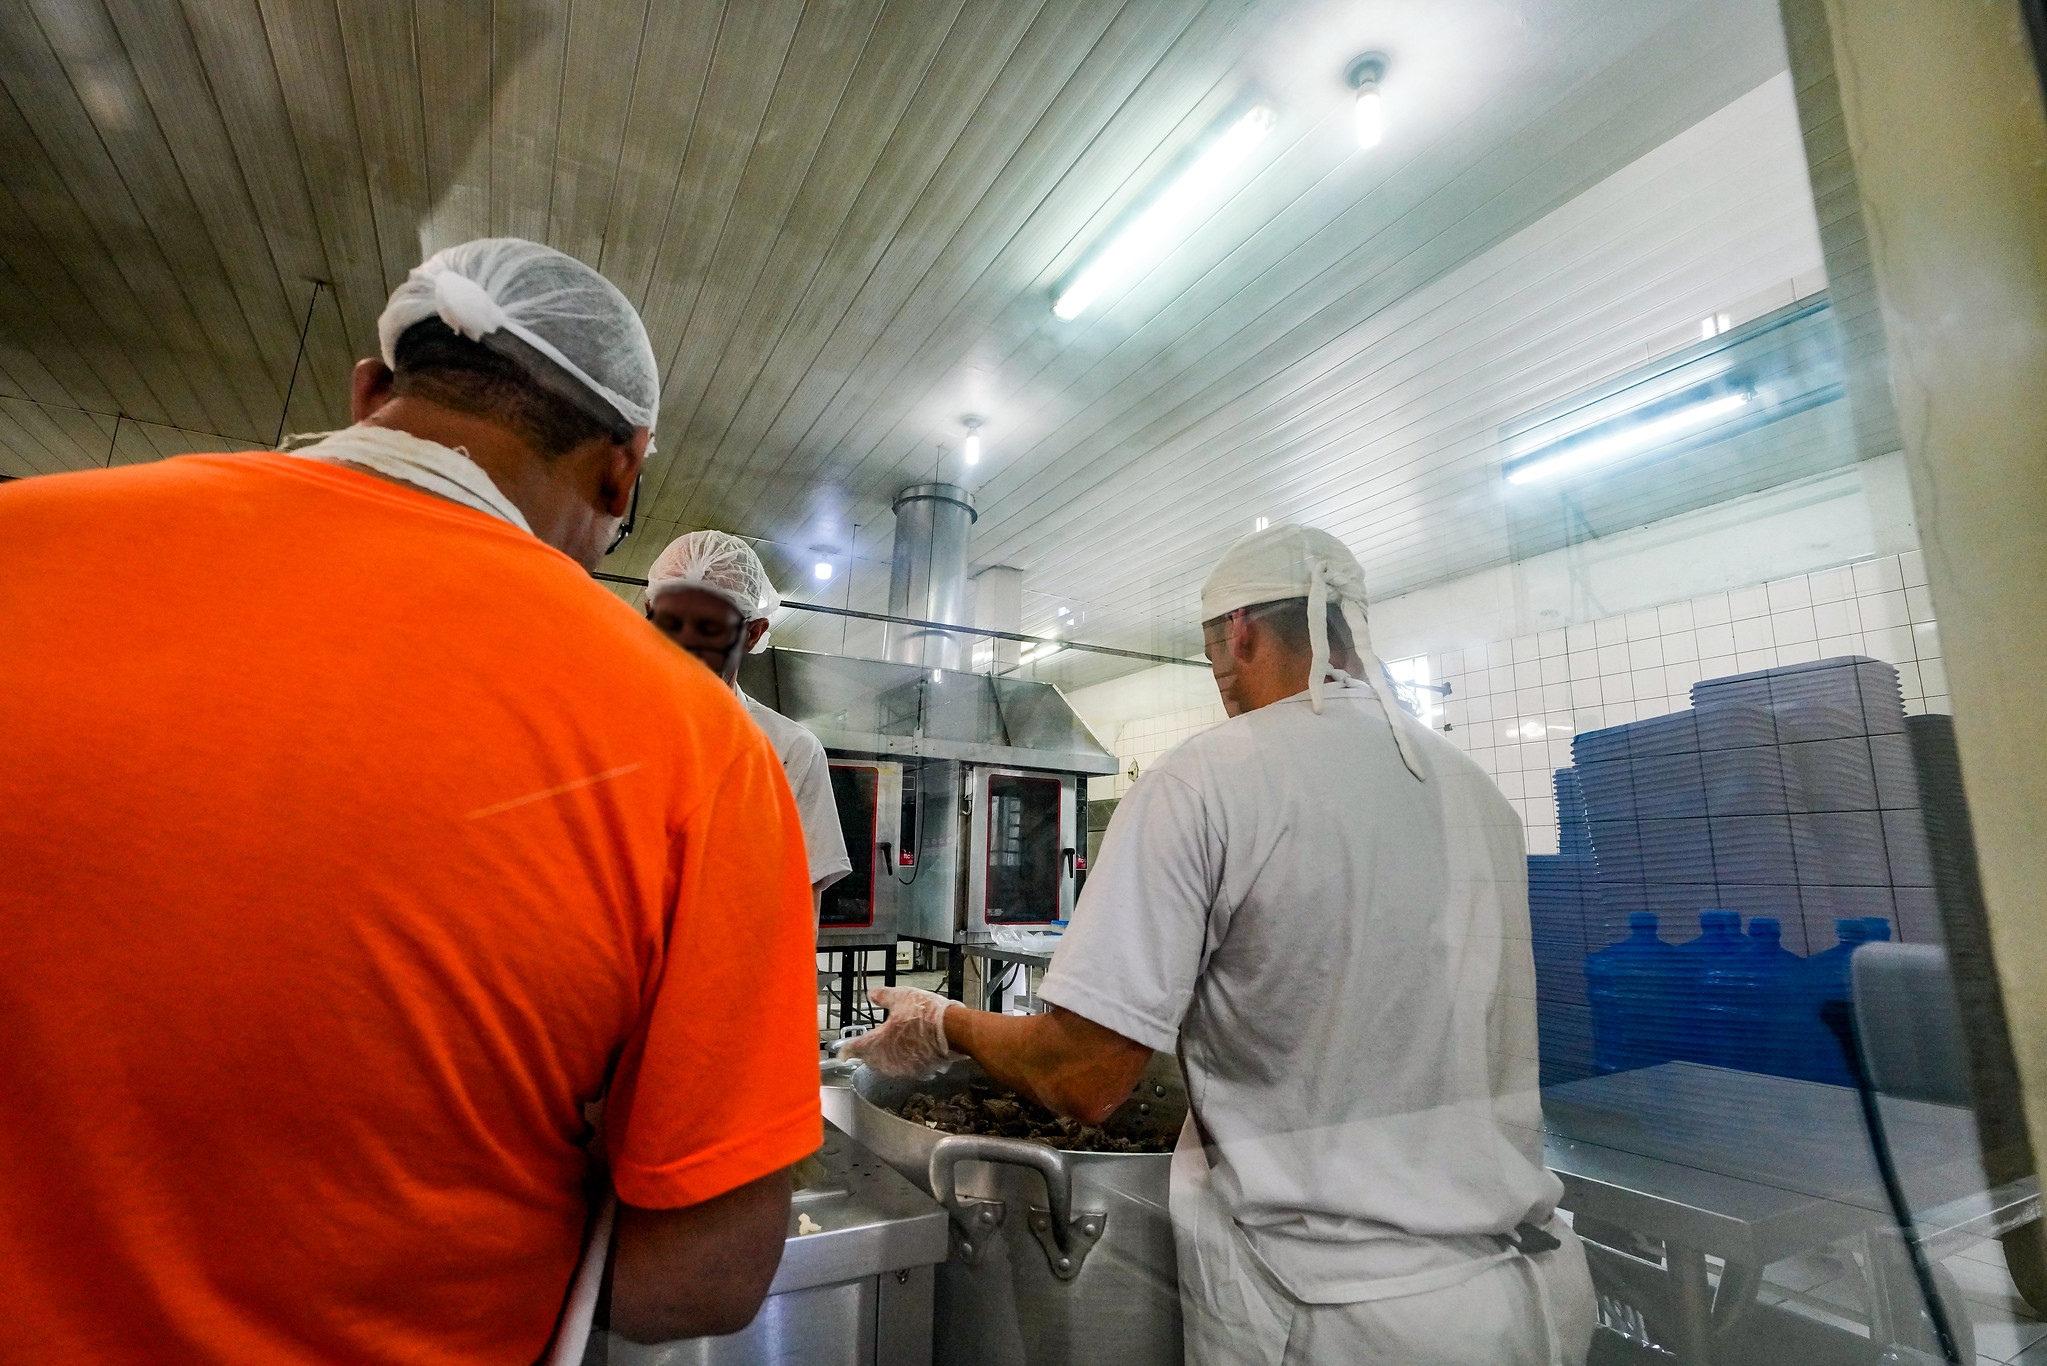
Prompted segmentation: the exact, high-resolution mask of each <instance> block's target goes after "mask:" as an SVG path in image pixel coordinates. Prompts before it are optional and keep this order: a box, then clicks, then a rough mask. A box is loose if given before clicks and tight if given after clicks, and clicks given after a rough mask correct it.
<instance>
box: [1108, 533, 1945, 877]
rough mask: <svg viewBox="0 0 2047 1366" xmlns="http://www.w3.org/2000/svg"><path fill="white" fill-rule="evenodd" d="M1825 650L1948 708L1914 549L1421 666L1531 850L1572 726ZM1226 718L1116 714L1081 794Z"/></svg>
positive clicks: (1598, 723) (1915, 700)
mask: <svg viewBox="0 0 2047 1366" xmlns="http://www.w3.org/2000/svg"><path fill="white" fill-rule="evenodd" d="M1836 655H1866V656H1868V657H1870V658H1872V659H1881V660H1884V661H1886V662H1887V663H1890V664H1892V665H1894V666H1896V668H1897V670H1898V679H1899V683H1900V684H1901V685H1902V687H1903V689H1904V694H1905V709H1906V711H1908V712H1914V713H1917V712H1927V711H1936V712H1944V711H1947V710H1948V698H1947V672H1946V670H1945V668H1944V667H1943V665H1942V662H1941V655H1940V634H1939V631H1938V630H1937V629H1936V628H1935V626H1934V622H1933V607H1932V601H1931V599H1930V598H1929V597H1928V595H1927V591H1926V574H1925V570H1924V568H1923V567H1922V564H1921V560H1920V552H1919V551H1916V550H1913V551H1907V552H1905V553H1903V554H1900V555H1881V556H1877V557H1875V558H1873V559H1866V560H1860V561H1857V562H1856V563H1854V564H1850V565H1843V566H1841V567H1839V568H1836V569H1826V570H1821V571H1819V572H1817V573H1812V574H1797V575H1793V576H1791V577H1789V578H1784V579H1776V580H1773V581H1771V582H1769V583H1764V584H1757V585H1754V586H1752V587H1749V588H1738V589H1735V590H1733V591H1731V592H1726V593H1709V594H1707V595H1706V596H1704V597H1697V598H1689V599H1686V600H1685V601H1682V602H1674V603H1669V604H1667V605H1665V606H1662V607H1656V608H1650V609H1647V610H1644V611H1639V612H1630V613H1627V614H1626V615H1624V616H1613V617H1602V618H1600V619H1598V620H1595V621H1587V622H1580V623H1578V624H1576V625H1572V626H1565V627H1559V628H1557V629H1556V630H1552V631H1544V632H1541V633H1540V634H1537V635H1526V636H1516V637H1513V638H1511V639H1506V640H1495V641H1491V642H1489V643H1488V644H1486V645H1484V646H1480V647H1471V646H1466V647H1464V648H1460V649H1444V650H1439V651H1432V652H1431V653H1430V654H1429V673H1430V676H1431V677H1432V678H1433V679H1435V680H1436V681H1437V682H1439V683H1440V682H1447V683H1449V684H1450V695H1449V697H1448V698H1447V699H1446V700H1445V701H1444V703H1443V711H1442V716H1441V718H1440V719H1441V721H1443V722H1447V723H1448V725H1449V727H1450V729H1449V730H1448V732H1447V733H1446V738H1448V739H1449V740H1451V741H1452V742H1453V743H1455V744H1456V745H1457V746H1458V747H1459V748H1461V749H1463V750H1464V751H1466V752H1467V753H1469V754H1470V755H1471V756H1472V758H1473V759H1475V760H1477V762H1478V764H1479V766H1480V767H1482V768H1484V769H1485V771H1486V772H1488V773H1490V774H1492V775H1493V780H1494V781H1495V782H1497V783H1499V785H1500V790H1501V791H1502V792H1504V793H1506V795H1507V798H1508V800H1510V801H1512V802H1513V803H1514V805H1515V807H1516V808H1517V809H1518V810H1519V811H1520V812H1521V817H1522V820H1523V821H1524V822H1525V823H1526V826H1527V830H1528V852H1529V853H1531V854H1554V853H1555V852H1556V851H1557V831H1556V808H1555V805H1554V804H1553V802H1552V799H1551V794H1550V774H1551V773H1552V772H1553V771H1554V770H1556V769H1559V768H1563V767H1565V766H1566V765H1568V764H1569V763H1570V762H1571V737H1572V736H1574V735H1576V734H1578V733H1579V732H1580V731H1587V730H1600V729H1602V728H1604V727H1607V726H1617V725H1620V724H1622V723H1624V722H1628V721H1636V720H1640V719H1641V718H1643V717H1647V716H1661V715H1663V714H1665V713H1666V712H1672V711H1681V710H1683V709H1684V708H1686V707H1688V706H1690V705H1691V686H1692V684H1694V683H1696V682H1698V681H1699V680H1700V679H1702V678H1718V677H1722V676H1724V675H1727V674H1738V673H1748V672H1750V671H1751V670H1755V669H1769V668H1774V667H1776V666H1777V665H1779V664H1796V663H1800V662H1802V661H1805V660H1809V659H1825V658H1830V657H1833V656H1836ZM1223 719H1224V713H1223V709H1222V707H1221V706H1220V705H1216V706H1208V707H1198V708H1194V709H1192V710H1187V711H1176V712H1170V713H1167V714H1165V715H1162V716H1154V717H1145V718H1142V719H1139V720H1134V721H1127V722H1125V723H1124V724H1123V725H1122V727H1121V728H1120V731H1119V732H1118V734H1117V736H1116V738H1115V740H1114V741H1112V742H1111V743H1112V745H1113V747H1114V749H1115V751H1116V755H1117V758H1118V760H1119V761H1120V764H1121V766H1122V769H1123V772H1122V773H1120V774H1118V775H1117V776H1116V777H1115V778H1114V779H1096V780H1095V781H1094V783H1093V784H1092V785H1091V786H1090V795H1091V796H1093V797H1095V798H1101V797H1105V796H1118V797H1120V796H1121V795H1122V794H1123V792H1124V791H1125V790H1126V789H1127V788H1128V787H1129V785H1130V779H1129V776H1128V774H1129V768H1130V765H1131V763H1132V761H1133V760H1134V761H1135V762H1136V763H1137V765H1138V768H1139V771H1140V772H1142V771H1143V769H1144V768H1145V767H1147V766H1148V765H1150V764H1151V763H1153V762H1155V761H1156V760H1157V759H1158V758H1159V757H1160V756H1161V755H1163V754H1164V753H1165V752H1166V751H1167V750H1169V749H1171V748H1172V747H1173V746H1174V745H1176V744H1178V743H1179V742H1180V741H1182V740H1184V739H1186V738H1187V737H1188V736H1190V735H1194V734H1197V733H1199V732H1200V731H1203V730H1206V729H1208V728H1209V727H1210V726H1213V725H1216V724H1219V723H1220V722H1221V721H1222V720H1223ZM1104 738H1105V739H1106V738H1107V737H1104ZM1105 789H1106V790H1105Z"/></svg>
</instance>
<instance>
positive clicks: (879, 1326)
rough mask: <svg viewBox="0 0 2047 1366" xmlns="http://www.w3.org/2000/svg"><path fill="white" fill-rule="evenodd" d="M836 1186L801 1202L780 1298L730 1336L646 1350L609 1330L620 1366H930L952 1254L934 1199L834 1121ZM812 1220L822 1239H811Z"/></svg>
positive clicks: (804, 1194) (609, 1356) (606, 1345)
mask: <svg viewBox="0 0 2047 1366" xmlns="http://www.w3.org/2000/svg"><path fill="white" fill-rule="evenodd" d="M822 1157H823V1160H824V1166H825V1175H824V1177H823V1178H822V1179H821V1180H820V1181H819V1182H818V1183H817V1184H816V1185H814V1186H812V1187H810V1188H809V1189H808V1190H802V1191H798V1192H797V1193H796V1195H795V1197H794V1199H792V1200H791V1202H790V1206H791V1207H790V1211H789V1241H788V1242H787V1243H786V1244H785V1245H784V1246H783V1249H782V1265H781V1268H780V1269H779V1270H777V1271H776V1273H775V1280H774V1284H773V1285H772V1286H771V1287H770V1288H769V1291H768V1301H767V1303H766V1304H765V1305H763V1306H762V1307H761V1312H760V1314H759V1315H758V1316H757V1317H756V1318H755V1319H754V1321H753V1322H752V1323H751V1324H749V1325H747V1327H746V1328H745V1329H744V1330H742V1331H740V1332H737V1333H734V1334H732V1335H731V1336H729V1337H720V1338H690V1339H687V1340H684V1341H681V1342H665V1343H660V1344H658V1345H655V1346H651V1347H649V1346H641V1345H640V1344H638V1343H632V1342H627V1341H626V1340H625V1339H624V1338H620V1337H616V1336H614V1335H612V1334H609V1333H606V1334H602V1335H600V1341H598V1342H594V1343H593V1344H592V1349H591V1353H590V1355H589V1356H588V1357H587V1358H586V1362H587V1363H591V1364H592V1366H594V1363H598V1362H608V1363H610V1366H770V1364H773V1366H781V1364H782V1363H788V1366H799V1363H800V1366H928V1363H929V1362H930V1360H931V1290H932V1267H933V1266H934V1265H935V1264H937V1263H939V1262H942V1261H944V1260H945V1258H946V1253H947V1250H948V1246H947V1234H946V1216H945V1212H944V1211H943V1210H941V1209H940V1208H939V1207H938V1205H937V1203H936V1202H935V1201H933V1200H932V1199H931V1197H930V1196H928V1195H926V1194H924V1192H922V1191H920V1190H918V1189H917V1188H916V1187H915V1186H913V1185H911V1184H910V1183H909V1182H908V1181H906V1180H904V1179H903V1178H902V1177H901V1176H898V1175H897V1174H896V1173H895V1171H894V1170H893V1169H891V1168H890V1167H889V1166H888V1165H887V1164H886V1163H884V1162H882V1161H881V1160H880V1159H879V1158H877V1157H875V1156H874V1155H873V1154H872V1153H870V1152H868V1151H867V1149H866V1148H864V1147H862V1146H861V1145H860V1144H859V1143H856V1142H855V1141H854V1140H853V1139H851V1138H849V1137H847V1136H846V1134H845V1133H844V1132H843V1131H842V1130H841V1129H839V1128H838V1126H836V1125H834V1124H831V1123H829V1122H827V1123H826V1125H825V1145H824V1151H823V1154H822ZM801 1216H808V1218H809V1219H810V1220H811V1221H812V1222H813V1223H815V1224H818V1225H820V1226H821V1231H819V1232H817V1233H810V1234H799V1233H797V1231H796V1230H797V1228H798V1227H799V1218H800V1217H801Z"/></svg>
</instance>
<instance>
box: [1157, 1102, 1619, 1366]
mask: <svg viewBox="0 0 2047 1366" xmlns="http://www.w3.org/2000/svg"><path fill="white" fill-rule="evenodd" d="M1190 1146H1192V1148H1193V1151H1192V1152H1191V1153H1188V1152H1187V1151H1185V1150H1186V1149H1187V1148H1188V1147H1190ZM1181 1148H1182V1151H1180V1152H1176V1153H1175V1154H1174V1158H1173V1189H1172V1194H1173V1241H1174V1243H1175V1246H1176V1250H1177V1252H1178V1255H1179V1263H1180V1314H1181V1322H1182V1325H1183V1328H1184V1331H1185V1334H1186V1362H1187V1366H1370V1364H1372V1363H1384V1366H1584V1362H1585V1353H1586V1351H1587V1349H1588V1348H1589V1347H1590V1346H1591V1343H1592V1330H1593V1326H1594V1323H1595V1321H1596V1318H1597V1312H1598V1311H1597V1306H1596V1303H1595V1301H1594V1297H1593V1293H1592V1277H1591V1275H1590V1273H1589V1272H1588V1271H1587V1270H1586V1267H1585V1250H1584V1248H1583V1247H1582V1246H1580V1244H1579V1242H1578V1239H1577V1235H1575V1234H1573V1233H1572V1232H1571V1231H1570V1230H1569V1229H1567V1228H1565V1227H1563V1225H1562V1223H1561V1222H1560V1221H1559V1222H1556V1223H1554V1224H1553V1225H1552V1227H1551V1230H1550V1231H1551V1232H1552V1233H1555V1234H1556V1235H1557V1237H1558V1238H1560V1239H1561V1240H1562V1242H1563V1246H1561V1247H1559V1248H1557V1249H1556V1250H1555V1251H1553V1252H1545V1253H1540V1254H1538V1255H1536V1256H1533V1257H1527V1256H1522V1255H1521V1254H1519V1253H1515V1254H1513V1255H1511V1256H1509V1257H1507V1258H1506V1259H1504V1260H1502V1261H1499V1262H1496V1263H1494V1264H1493V1265H1491V1266H1489V1267H1487V1268H1486V1269H1484V1270H1482V1271H1480V1272H1479V1273H1478V1274H1477V1275H1475V1276H1472V1277H1471V1278H1470V1279H1469V1280H1465V1281H1461V1282H1459V1283H1457V1284H1456V1285H1452V1286H1447V1287H1445V1288H1443V1289H1440V1290H1426V1291H1421V1292H1418V1293H1416V1294H1412V1295H1402V1296H1399V1297H1398V1298H1394V1299H1383V1300H1368V1301H1364V1302H1361V1303H1357V1304H1306V1303H1303V1302H1302V1301H1300V1300H1297V1299H1295V1298H1294V1297H1293V1296H1291V1295H1289V1294H1288V1293H1287V1292H1286V1291H1285V1290H1284V1289H1283V1288H1282V1287H1281V1286H1280V1285H1279V1284H1278V1283H1277V1282H1276V1281H1274V1280H1273V1279H1272V1277H1271V1275H1270V1273H1268V1272H1267V1271H1266V1270H1265V1268H1264V1266H1263V1265H1262V1264H1260V1262H1259V1261H1258V1259H1257V1257H1256V1256H1255V1255H1253V1253H1252V1251H1251V1248H1250V1245H1249V1244H1248V1243H1247V1242H1246V1241H1245V1238H1244V1235H1243V1234H1242V1233H1241V1232H1239V1231H1238V1229H1237V1226H1236V1223H1235V1221H1234V1220H1232V1219H1231V1218H1230V1217H1229V1212H1228V1211H1227V1210H1225V1209H1224V1208H1222V1205H1221V1203H1220V1202H1219V1201H1217V1200H1216V1199H1214V1197H1213V1195H1212V1194H1211V1192H1210V1191H1209V1188H1208V1181H1207V1177H1208V1169H1207V1163H1206V1161H1205V1160H1204V1159H1203V1158H1202V1156H1201V1149H1200V1147H1199V1146H1198V1144H1197V1145H1189V1144H1187V1143H1183V1144H1182V1145H1181Z"/></svg>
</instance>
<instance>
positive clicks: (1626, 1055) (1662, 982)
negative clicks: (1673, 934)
mask: <svg viewBox="0 0 2047 1366" xmlns="http://www.w3.org/2000/svg"><path fill="white" fill-rule="evenodd" d="M1676 954H1677V949H1676V948H1675V947H1673V946H1672V945H1669V944H1666V943H1664V942H1663V941H1662V940H1661V939H1658V938H1657V937H1656V916H1655V915H1654V914H1653V913H1651V912H1649V911H1636V912H1634V913H1633V914H1631V915H1629V916H1628V937H1627V938H1626V939H1623V940H1621V941H1620V942H1619V943H1618V944H1609V945H1607V946H1606V947H1605V948H1603V949H1601V950H1600V951H1599V952H1598V953H1595V954H1593V955H1592V956H1590V957H1589V958H1587V959H1586V960H1585V985H1586V989H1587V994H1588V995H1589V996H1590V997H1591V1001H1592V1065H1593V1066H1594V1067H1595V1068H1596V1069H1597V1070H1599V1071H1601V1072H1625V1071H1628V1070H1629V1069H1631V1068H1636V1067H1654V1066H1655V1065H1656V1064H1657V1063H1660V1062H1668V1061H1670V1056H1671V1054H1670V1049H1671V1042H1672V1021H1671V1020H1670V1019H1669V1018H1668V1012H1669V1009H1670V988H1671V984H1672V980H1673V978H1672V972H1671V968H1672V965H1673V963H1674V961H1675V957H1676Z"/></svg>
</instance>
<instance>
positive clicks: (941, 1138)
mask: <svg viewBox="0 0 2047 1366" xmlns="http://www.w3.org/2000/svg"><path fill="white" fill-rule="evenodd" d="M986 1075H987V1074H986V1073H985V1072H983V1071H982V1070H981V1068H980V1066H979V1065H978V1064H976V1063H973V1062H964V1061H963V1062H959V1063H955V1064H954V1065H953V1066H952V1067H951V1068H949V1069H948V1070H947V1071H945V1072H944V1073H942V1074H940V1075H939V1076H938V1077H937V1078H935V1079H933V1080H930V1081H918V1082H904V1081H896V1080H894V1079H892V1078H889V1077H884V1076H882V1075H881V1074H880V1073H878V1072H875V1071H874V1070H872V1069H871V1068H867V1067H861V1068H858V1069H857V1070H855V1071H853V1072H852V1074H851V1078H850V1081H851V1091H852V1100H851V1104H850V1105H849V1106H848V1107H846V1108H847V1109H848V1110H849V1111H850V1118H851V1121H852V1123H851V1125H850V1126H849V1127H850V1130H851V1132H852V1134H853V1136H854V1137H855V1138H856V1139H858V1140H859V1141H860V1142H861V1143H863V1144H865V1145H866V1146H867V1147H868V1148H869V1149H870V1150H872V1151H873V1153H874V1154H875V1155H876V1156H877V1157H879V1158H881V1159H882V1160H883V1161H884V1162H887V1163H888V1164H889V1165H890V1166H892V1167H894V1168H895V1169H896V1170H897V1171H899V1172H901V1173H902V1174H903V1175H904V1176H906V1177H908V1178H909V1179H910V1180H911V1181H914V1182H915V1183H917V1185H918V1186H920V1187H922V1188H923V1189H924V1190H925V1191H927V1192H929V1193H930V1194H931V1195H932V1196H933V1197H934V1198H936V1199H937V1201H938V1202H939V1204H941V1205H943V1206H944V1207H945V1210H946V1213H947V1214H948V1215H949V1216H950V1217H951V1228H952V1249H951V1255H950V1256H949V1257H948V1258H947V1259H946V1261H945V1262H944V1264H942V1265H941V1266H940V1267H939V1268H938V1278H937V1301H936V1309H935V1314H936V1325H935V1336H936V1342H935V1350H934V1353H933V1360H934V1361H935V1362H936V1363H937V1366H1080V1364H1081V1363H1095V1362H1101V1363H1109V1366H1180V1360H1181V1349H1180V1288H1179V1275H1178V1272H1177V1269H1176V1263H1175V1259H1174V1254H1173V1226H1172V1219H1171V1216H1170V1215H1169V1214H1168V1212H1167V1203H1166V1191H1167V1183H1168V1180H1169V1176H1170V1169H1171V1166H1172V1156H1171V1155H1170V1154H1168V1153H1069V1152H1061V1151H1059V1150H1057V1149H1053V1148H1048V1147H1045V1146H1043V1145H1042V1144H1037V1143H1027V1142H1024V1141H1022V1140H1019V1139H1012V1138H987V1137H982V1136H979V1135H964V1134H942V1133H939V1132H937V1131H936V1130H933V1129H929V1128H926V1127H925V1126H924V1125H922V1124H916V1123H912V1122H911V1121H909V1120H906V1119H904V1118H903V1117H902V1116H900V1115H897V1114H895V1113H892V1111H893V1108H894V1107H896V1106H899V1105H901V1104H902V1102H903V1101H904V1100H906V1099H908V1097H909V1096H910V1095H911V1094H912V1093H914V1092H917V1091H927V1092H930V1093H931V1094H933V1095H936V1096H948V1095H952V1094H954V1093H956V1092H958V1091H961V1090H963V1089H965V1087H966V1086H967V1085H968V1083H970V1082H974V1081H979V1080H982V1079H984V1078H985V1077H986ZM1186 1113H1187V1090H1186V1085H1185V1083H1184V1082H1183V1081H1182V1079H1181V1076H1180V1068H1179V1064H1178V1063H1177V1062H1175V1061H1174V1059H1173V1058H1172V1057H1170V1056H1169V1055H1166V1054H1163V1053H1162V1054H1159V1055H1158V1056H1157V1057H1155V1058H1153V1059H1152V1063H1151V1066H1150V1067H1149V1068H1147V1069H1146V1070H1145V1073H1144V1078H1143V1080H1142V1081H1140V1082H1139V1083H1138V1086H1137V1089H1136V1090H1135V1091H1134V1092H1132V1093H1131V1097H1130V1099H1129V1100H1128V1101H1126V1102H1124V1105H1123V1108H1122V1109H1121V1110H1119V1111H1117V1115H1116V1117H1115V1118H1112V1119H1111V1121H1110V1123H1111V1124H1114V1123H1116V1122H1117V1120H1118V1119H1122V1120H1125V1121H1126V1122H1127V1121H1129V1120H1134V1119H1137V1118H1140V1117H1141V1118H1144V1119H1148V1120H1149V1121H1151V1122H1152V1123H1153V1124H1155V1125H1157V1126H1158V1127H1160V1128H1162V1129H1163V1130H1164V1131H1165V1132H1167V1133H1177V1132H1178V1131H1179V1128H1180V1123H1181V1120H1182V1119H1183V1118H1185V1116H1186Z"/></svg>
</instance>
